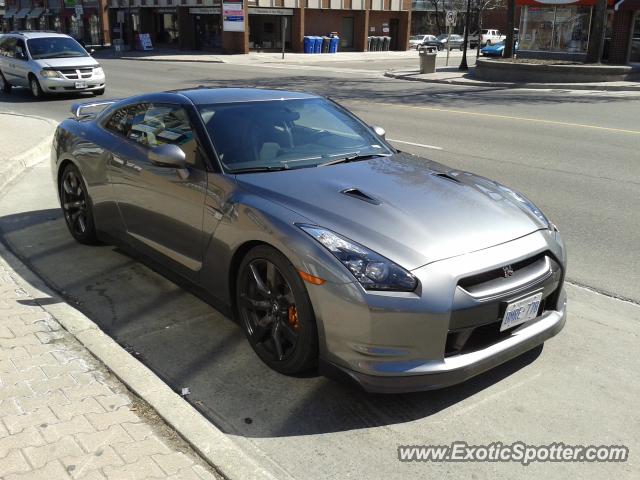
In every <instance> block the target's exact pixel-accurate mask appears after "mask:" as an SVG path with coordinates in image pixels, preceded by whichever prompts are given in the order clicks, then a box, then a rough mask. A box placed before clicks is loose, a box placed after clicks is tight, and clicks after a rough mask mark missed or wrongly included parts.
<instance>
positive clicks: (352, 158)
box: [318, 152, 391, 167]
mask: <svg viewBox="0 0 640 480" xmlns="http://www.w3.org/2000/svg"><path fill="white" fill-rule="evenodd" d="M390 156H391V154H390V153H360V152H355V153H352V154H349V155H347V156H345V157H340V158H336V159H335V160H331V161H329V162H326V163H321V164H320V165H318V166H319V167H328V166H329V165H336V164H338V163H349V162H356V161H358V160H369V159H371V158H376V157H390Z"/></svg>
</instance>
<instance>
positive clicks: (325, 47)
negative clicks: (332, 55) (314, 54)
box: [322, 37, 331, 53]
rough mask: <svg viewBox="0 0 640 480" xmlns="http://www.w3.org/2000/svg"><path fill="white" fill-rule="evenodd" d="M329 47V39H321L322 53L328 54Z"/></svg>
mask: <svg viewBox="0 0 640 480" xmlns="http://www.w3.org/2000/svg"><path fill="white" fill-rule="evenodd" d="M330 45H331V39H330V38H329V37H322V53H329V46H330Z"/></svg>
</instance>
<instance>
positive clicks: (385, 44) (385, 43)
mask: <svg viewBox="0 0 640 480" xmlns="http://www.w3.org/2000/svg"><path fill="white" fill-rule="evenodd" d="M390 46H391V37H382V50H384V51H385V52H388V51H389V47H390Z"/></svg>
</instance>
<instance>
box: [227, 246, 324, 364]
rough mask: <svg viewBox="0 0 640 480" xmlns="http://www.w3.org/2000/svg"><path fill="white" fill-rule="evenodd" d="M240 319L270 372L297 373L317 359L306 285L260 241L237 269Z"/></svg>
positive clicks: (250, 340) (314, 323)
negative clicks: (271, 370)
mask: <svg viewBox="0 0 640 480" xmlns="http://www.w3.org/2000/svg"><path fill="white" fill-rule="evenodd" d="M235 297H236V298H235V303H236V306H237V312H238V317H239V318H238V319H239V320H240V324H241V326H242V327H243V329H244V331H245V335H246V336H247V339H248V340H249V344H250V345H251V347H252V348H253V350H254V351H255V352H256V354H257V355H258V357H260V359H261V360H262V361H263V362H264V363H265V364H267V365H268V366H269V367H270V368H272V369H273V370H275V371H277V372H280V373H282V374H284V375H296V374H300V373H303V372H305V371H307V370H310V369H312V368H314V367H316V366H317V363H318V329H317V326H316V320H315V315H314V313H313V307H312V305H311V301H310V300H309V295H308V293H307V289H306V287H305V285H304V282H303V281H302V278H300V275H299V273H298V271H297V270H296V269H295V267H294V266H293V265H292V264H291V262H290V261H289V260H288V259H287V258H286V257H285V256H284V255H283V254H282V253H280V252H279V251H278V250H276V249H275V248H272V247H269V246H266V245H261V246H258V247H255V248H253V249H252V250H250V251H249V253H248V254H247V255H246V256H245V257H244V259H243V260H242V263H241V264H240V267H239V269H238V276H237V280H236V295H235Z"/></svg>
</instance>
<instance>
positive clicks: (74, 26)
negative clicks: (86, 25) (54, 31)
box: [69, 15, 82, 40]
mask: <svg viewBox="0 0 640 480" xmlns="http://www.w3.org/2000/svg"><path fill="white" fill-rule="evenodd" d="M70 22H71V23H70V25H69V35H71V36H72V37H73V38H75V39H76V40H78V39H81V38H82V22H81V21H80V19H79V18H78V17H76V16H75V15H74V16H72V17H71V20H70Z"/></svg>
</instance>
